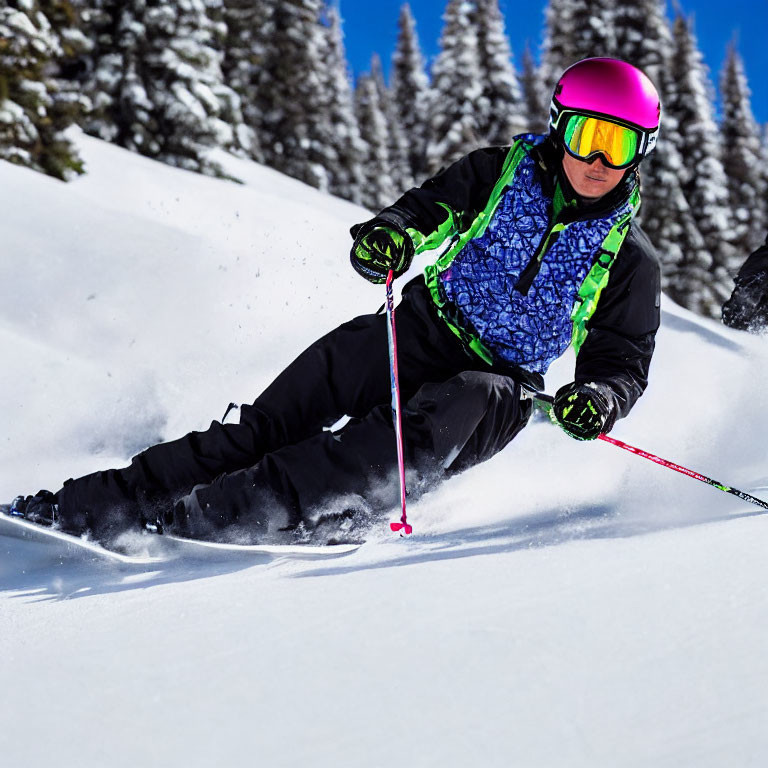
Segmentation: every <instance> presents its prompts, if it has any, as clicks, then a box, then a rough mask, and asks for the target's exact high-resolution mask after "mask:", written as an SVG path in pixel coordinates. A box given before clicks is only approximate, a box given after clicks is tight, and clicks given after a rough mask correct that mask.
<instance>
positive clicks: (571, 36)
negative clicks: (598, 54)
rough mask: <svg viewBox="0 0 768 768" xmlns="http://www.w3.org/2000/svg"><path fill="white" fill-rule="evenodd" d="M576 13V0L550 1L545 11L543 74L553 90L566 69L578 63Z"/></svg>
mask: <svg viewBox="0 0 768 768" xmlns="http://www.w3.org/2000/svg"><path fill="white" fill-rule="evenodd" d="M575 12H576V6H575V2H574V0H549V3H548V4H547V6H546V8H545V11H544V17H545V27H544V42H543V45H542V56H541V73H542V78H543V80H544V82H545V83H551V84H552V87H553V88H554V85H555V83H556V82H557V79H558V78H559V77H560V75H561V74H562V73H563V71H564V70H565V68H566V67H569V66H570V65H571V64H573V63H574V62H576V61H578V58H576V53H575V48H574V44H575V40H576V34H577V30H576V27H577V24H578V20H577V19H576V18H575V16H574V14H575Z"/></svg>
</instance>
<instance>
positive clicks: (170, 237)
mask: <svg viewBox="0 0 768 768" xmlns="http://www.w3.org/2000/svg"><path fill="white" fill-rule="evenodd" d="M78 141H79V143H80V145H81V147H82V153H83V155H84V157H85V159H86V161H87V163H88V168H89V174H88V175H87V176H85V177H83V178H81V179H79V180H77V181H75V182H73V183H71V184H69V185H64V184H61V183H59V182H56V181H52V180H50V179H47V178H44V177H41V176H39V175H37V174H34V173H31V172H30V171H27V170H24V169H19V168H15V167H13V166H10V165H7V164H2V165H1V166H0V172H1V173H2V178H3V184H2V185H0V211H2V221H3V235H4V237H3V252H2V255H1V256H0V299H2V301H0V348H1V349H2V360H3V366H2V367H0V399H1V402H2V408H1V409H0V498H2V499H9V498H10V497H12V496H13V495H15V494H17V493H21V492H34V491H36V490H37V489H38V488H40V487H49V488H53V489H55V488H56V487H58V486H59V485H60V483H61V482H62V481H63V480H64V479H66V478H67V477H69V476H72V475H78V474H82V473H84V472H89V471H93V470H96V469H100V468H105V467H107V466H115V465H120V464H123V463H125V462H126V461H127V460H128V458H129V457H130V456H131V455H132V453H134V452H136V451H138V450H140V449H141V448H142V447H144V446H145V445H147V444H149V443H151V442H154V441H156V440H159V439H170V438H173V437H176V436H179V435H181V434H183V433H184V432H186V431H188V430H190V429H199V428H204V427H205V426H207V424H208V423H209V422H210V421H211V420H212V419H216V418H221V416H222V415H223V412H224V409H225V408H226V406H227V404H228V403H229V402H230V401H235V402H247V401H250V400H252V399H253V398H254V397H255V396H256V395H257V394H258V392H259V391H260V389H261V388H262V387H263V386H264V385H265V384H266V383H268V381H269V380H270V379H271V377H272V376H274V375H275V374H276V373H277V372H278V371H279V370H280V369H281V367H282V366H283V365H284V364H285V363H287V362H288V361H289V360H290V359H292V358H293V357H294V356H295V355H296V354H298V352H299V351H301V349H302V348H303V347H304V346H305V345H306V344H308V343H309V342H310V341H312V340H313V339H314V338H316V337H317V336H318V335H319V334H320V333H322V332H324V331H325V330H329V329H331V328H332V327H334V326H335V325H337V324H338V323H339V322H341V321H343V320H345V319H348V318H349V317H351V316H352V315H353V314H356V313H361V312H367V311H375V309H376V308H377V307H378V306H379V304H380V303H381V301H382V297H381V289H380V288H377V287H375V286H370V285H368V284H366V283H365V282H364V281H362V280H360V279H359V278H358V277H357V276H356V275H355V274H354V273H353V272H352V270H351V269H350V268H349V266H348V260H347V252H348V248H349V236H348V233H347V229H348V227H349V226H350V225H351V224H353V223H355V222H357V221H361V220H363V219H364V218H365V217H366V216H367V214H366V212H365V211H363V210H362V209H359V208H356V207H354V206H352V205H349V204H347V203H344V202H342V201H339V200H335V199H333V198H330V197H328V196H324V195H321V194H320V193H318V192H316V191H314V190H311V189H308V188H307V187H305V186H303V185H302V184H300V183H298V182H296V181H293V180H291V179H287V178H285V177H283V176H281V175H279V174H277V173H275V172H274V171H271V170H268V169H264V168H262V167H259V166H256V165H252V164H249V163H245V162H242V161H236V160H228V161H227V162H228V163H229V164H230V166H231V167H230V170H231V171H232V172H233V174H235V175H236V176H238V177H239V178H241V179H243V181H244V182H245V183H244V184H242V185H235V184H232V183H228V182H222V181H217V180H212V179H209V178H203V177H199V176H195V175H191V174H188V173H185V172H182V171H177V170H174V169H171V168H167V167H165V166H162V165H158V164H154V163H152V162H150V161H147V160H145V159H143V158H140V157H137V156H135V155H132V154H129V153H126V152H124V151H122V150H120V149H117V148H115V147H113V146H110V145H106V144H103V143H101V142H98V141H95V140H93V139H89V138H86V137H80V138H79V139H78ZM663 310H664V313H663V327H662V330H661V332H660V334H659V338H658V351H657V354H656V357H655V358H654V363H653V368H652V372H651V386H650V387H649V390H648V392H647V393H646V395H645V396H644V397H643V398H642V400H641V401H640V403H639V404H638V406H637V407H636V409H635V410H634V411H633V413H632V415H631V416H630V418H629V419H627V420H625V421H624V422H620V423H619V425H618V426H617V427H616V430H615V432H614V434H615V435H616V436H617V437H619V438H621V439H624V440H626V441H627V442H630V443H633V444H636V445H639V446H641V447H642V448H645V449H646V450H649V451H652V452H654V453H657V454H660V455H662V456H665V457H668V458H670V459H672V460H674V461H677V462H679V463H681V464H684V465H687V466H690V467H692V468H694V469H696V470H698V471H700V472H703V473H705V474H707V475H710V476H714V477H715V478H717V479H719V480H721V481H723V482H726V483H729V484H732V485H735V486H737V487H741V488H743V489H744V490H747V491H750V492H752V493H755V494H757V495H762V496H763V497H764V498H768V455H766V454H767V453H768V452H767V451H766V448H765V446H766V440H765V435H766V433H767V432H768V388H767V387H766V386H765V382H766V381H768V340H766V339H765V338H756V337H751V336H747V335H745V334H741V333H737V332H732V331H730V330H728V329H725V328H722V327H721V326H719V325H717V324H715V323H711V322H708V321H705V320H701V319H699V318H696V317H694V316H693V315H691V314H690V313H688V312H686V311H685V310H683V309H680V308H679V307H677V306H675V305H673V304H671V303H665V304H664V306H663ZM572 362H573V361H572V359H569V358H567V357H566V359H563V360H561V361H559V362H558V364H557V365H556V366H555V367H554V368H553V370H552V372H551V374H550V376H549V377H548V382H547V383H548V389H549V390H550V391H554V390H555V389H556V388H557V387H558V386H559V385H560V384H562V383H564V382H565V381H567V380H568V377H569V373H570V370H569V368H570V367H572ZM758 512H759V509H758V508H756V507H752V506H750V505H748V504H744V503H743V502H740V501H739V500H738V499H735V498H734V497H732V496H728V495H726V494H723V493H719V492H717V491H715V490H713V489H712V488H709V487H707V486H706V485H704V484H702V483H696V482H695V481H692V480H690V479H688V478H685V477H683V476H681V475H678V474H676V473H673V472H670V471H669V470H664V469H662V468H660V467H657V466H655V465H653V464H652V463H650V462H646V461H643V460H641V459H639V458H636V457H633V456H631V455H629V454H628V453H625V452H623V451H620V450H618V449H616V448H613V447H612V446H609V445H607V444H603V443H597V444H587V445H585V444H580V443H577V442H575V441H571V440H569V439H568V438H567V437H565V436H564V435H563V434H562V433H561V432H560V431H559V430H557V429H555V428H553V427H552V426H551V425H549V424H548V423H546V422H545V421H543V420H541V421H537V422H535V423H533V424H532V425H531V426H530V427H529V428H528V429H526V430H525V431H524V432H523V433H522V434H521V435H520V436H519V438H518V439H516V440H515V441H514V442H513V444H512V445H510V446H509V447H508V448H507V449H506V450H505V451H504V452H502V453H501V454H500V455H499V456H497V457H495V458H494V459H493V460H492V461H489V462H488V463H486V464H484V465H483V466H481V467H477V468H476V469H474V470H472V471H470V472H467V473H465V474H464V475H462V476H460V477H458V478H456V479H454V480H453V481H451V482H449V483H446V484H445V485H444V486H443V487H441V488H440V489H439V490H438V491H436V492H434V493H432V494H429V495H428V496H427V497H425V498H424V499H422V500H421V501H420V502H419V503H418V504H414V505H413V506H412V508H411V510H410V516H411V517H412V520H413V523H414V525H415V527H416V535H415V536H414V537H413V538H412V539H411V540H407V541H406V540H401V539H399V538H397V537H395V536H393V535H392V534H390V533H389V532H388V531H387V530H385V528H384V527H382V528H381V529H380V530H376V531H374V532H373V533H372V536H371V538H370V541H369V542H368V543H366V544H365V545H364V546H363V547H362V548H361V549H360V550H358V552H356V553H354V554H352V555H349V556H346V557H344V558H341V559H334V560H323V561H312V562H309V561H304V562H302V561H295V560H293V561H284V560H283V561H281V560H267V559H259V560H254V559H252V558H250V559H238V558H233V559H229V560H220V561H214V562H210V561H209V562H192V561H174V562H170V563H167V564H163V565H162V566H160V567H157V568H153V569H152V570H141V569H133V570H125V569H120V568H116V567H114V566H107V565H105V564H103V563H93V562H88V561H87V560H84V559H74V560H63V561H62V560H60V559H59V558H58V556H56V554H55V553H54V552H53V551H52V550H47V549H45V548H42V547H39V546H33V545H30V544H26V543H23V542H18V541H13V540H10V539H0V638H2V648H3V651H2V656H0V682H1V683H2V690H3V695H2V696H1V697H0V721H1V722H2V723H3V724H4V726H3V727H2V728H0V756H1V757H0V761H1V762H2V764H3V765H8V766H32V765H48V764H52V763H54V762H55V764H56V765H58V766H69V765H72V766H102V765H116V766H122V765H126V766H128V765H131V766H133V765H144V766H154V765H162V766H167V765H182V766H198V765H200V766H203V765H205V766H209V765H212V764H220V765H252V764H256V763H258V764H262V765H270V766H271V765H274V766H303V765H313V766H325V765H329V766H330V765H333V766H339V765H343V766H347V765H348V766H394V765H413V766H433V765H434V766H447V765H450V766H465V765H483V766H510V765H515V766H517V765H519V766H590V768H594V767H595V766H611V767H614V766H638V767H639V766H643V767H645V766H648V765H654V766H692V765H695V766H713V767H714V766H723V765H738V766H752V765H754V766H758V765H764V764H765V762H766V760H768V736H766V735H765V727H764V726H765V722H766V718H767V717H768V660H767V655H766V653H765V649H764V642H763V641H764V638H765V636H766V632H767V631H768V598H766V596H765V589H764V583H765V581H766V578H767V577H768V560H767V559H766V545H768V517H766V516H763V515H760V514H756V513H758Z"/></svg>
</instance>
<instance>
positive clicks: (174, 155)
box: [84, 0, 250, 175]
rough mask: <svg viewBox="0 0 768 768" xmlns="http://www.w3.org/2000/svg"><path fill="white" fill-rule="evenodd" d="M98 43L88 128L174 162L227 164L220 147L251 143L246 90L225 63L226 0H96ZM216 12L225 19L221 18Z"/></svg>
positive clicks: (199, 166) (210, 169) (204, 166)
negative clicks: (234, 86) (243, 99)
mask: <svg viewBox="0 0 768 768" xmlns="http://www.w3.org/2000/svg"><path fill="white" fill-rule="evenodd" d="M92 2H93V3H94V7H93V14H92V21H91V24H92V29H93V33H92V34H93V37H94V38H95V41H96V45H95V47H94V51H93V54H92V57H93V61H92V65H91V66H90V67H89V72H90V74H89V77H88V78H87V80H86V82H85V84H84V87H85V89H86V92H87V93H89V94H92V95H93V101H94V105H95V110H94V114H93V116H92V117H91V119H90V120H88V121H87V122H86V126H85V127H86V130H87V131H88V132H89V133H93V134H94V135H97V136H99V137H100V138H103V139H107V140H108V141H114V142H116V143H118V144H120V145H122V146H124V147H126V148H128V149H131V150H133V151H135V152H140V153H141V154H144V155H147V156H149V157H152V158H155V159H157V160H160V161H162V162H165V163H168V164H169V165H175V166H178V167H181V168H186V169H188V170H194V171H199V172H203V173H208V174H216V175H218V174H220V173H221V169H220V168H219V167H218V165H217V164H216V163H214V162H213V161H211V160H210V159H209V158H208V152H209V150H210V149H211V148H213V147H222V148H225V149H228V150H234V151H237V150H239V149H244V150H245V151H250V148H249V147H248V146H245V147H243V143H245V144H246V145H247V144H248V136H249V133H248V131H247V130H246V129H245V128H244V125H243V118H242V114H241V112H240V100H239V98H238V96H237V95H236V94H235V93H234V92H233V91H232V90H231V89H230V88H229V87H228V86H226V85H225V84H224V77H223V73H222V70H221V62H222V59H223V47H224V41H223V35H224V34H225V32H226V28H225V26H224V25H223V24H222V23H221V19H222V18H223V5H222V0H184V2H183V3H173V4H169V3H165V2H163V0H126V1H125V2H119V0H118V1H117V2H116V1H115V0H92ZM216 19H219V21H218V23H217V21H216Z"/></svg>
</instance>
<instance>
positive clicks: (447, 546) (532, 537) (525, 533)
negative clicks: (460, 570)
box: [293, 504, 765, 578]
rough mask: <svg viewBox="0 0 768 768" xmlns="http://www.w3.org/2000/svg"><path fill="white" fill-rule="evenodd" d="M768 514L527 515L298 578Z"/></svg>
mask: <svg viewBox="0 0 768 768" xmlns="http://www.w3.org/2000/svg"><path fill="white" fill-rule="evenodd" d="M763 514H765V513H764V512H760V511H759V510H758V511H746V512H742V513H731V514H722V515H719V516H705V517H701V518H696V519H691V518H685V519H679V518H678V519H670V520H668V521H662V520H659V519H650V520H648V519H645V520H644V519H642V518H641V517H636V516H630V517H629V518H626V517H625V516H624V515H623V514H622V513H620V512H617V511H616V508H615V506H612V505H609V504H604V505H596V506H588V507H582V508H578V509H574V510H569V511H567V512H562V511H559V512H558V513H556V514H552V515H542V514H540V513H539V514H536V515H528V516H525V517H520V518H515V519H514V520H509V521H505V522H503V523H498V524H494V525H485V526H477V527H472V528H465V529H461V530H458V531H451V532H450V533H445V534H437V535H433V536H429V537H423V538H422V537H419V536H418V535H417V536H416V537H415V538H413V539H412V540H409V541H408V543H407V544H406V545H405V546H404V547H403V554H401V555H398V556H395V557H390V558H386V559H381V560H377V561H376V562H370V561H368V562H363V563H360V562H350V563H349V564H343V565H334V566H331V567H325V568H314V569H308V570H303V571H302V572H300V573H296V574H293V578H306V577H317V576H331V575H340V574H349V573H353V572H355V571H369V570H379V569H382V568H397V567H401V566H406V565H418V564H419V563H429V562H435V561H439V560H456V559H460V558H466V557H478V556H483V555H496V554H509V553H514V552H519V551H521V550H530V549H538V548H545V547H555V546H559V545H561V544H565V543H569V542H573V541H584V540H590V539H624V538H630V537H633V536H644V535H648V534H653V533H659V532H662V531H670V530H677V529H685V528H692V527H695V526H700V525H711V524H717V523H723V522H727V521H732V520H738V519H741V518H745V517H754V516H755V515H763Z"/></svg>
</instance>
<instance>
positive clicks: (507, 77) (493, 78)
mask: <svg viewBox="0 0 768 768" xmlns="http://www.w3.org/2000/svg"><path fill="white" fill-rule="evenodd" d="M474 23H475V26H476V28H477V38H478V53H479V59H480V74H481V77H482V85H483V88H482V93H481V97H480V101H479V106H480V107H481V108H482V109H483V113H482V114H481V115H480V117H479V126H478V132H479V134H480V138H481V141H482V142H483V143H484V144H489V145H496V146H503V145H505V144H509V143H511V141H512V137H513V136H516V135H517V134H519V133H522V132H523V131H524V130H525V126H526V119H525V109H524V106H523V95H522V92H521V90H520V83H519V82H518V79H517V71H516V70H515V66H514V63H513V61H512V47H511V46H510V44H509V38H508V37H507V33H506V30H505V29H504V17H503V16H502V13H501V9H500V8H499V0H477V2H476V4H475V13H474Z"/></svg>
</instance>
